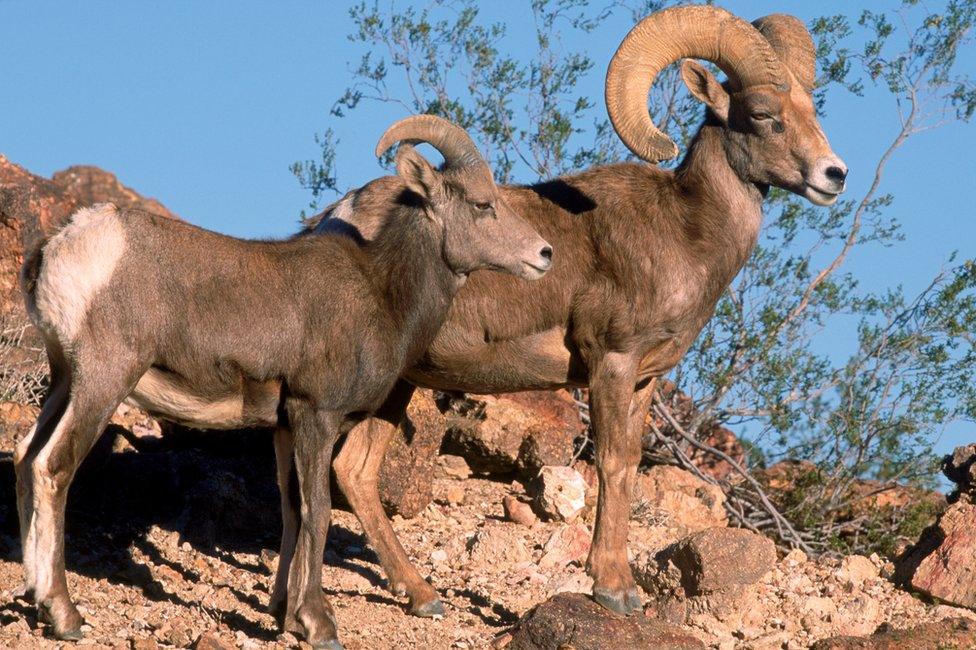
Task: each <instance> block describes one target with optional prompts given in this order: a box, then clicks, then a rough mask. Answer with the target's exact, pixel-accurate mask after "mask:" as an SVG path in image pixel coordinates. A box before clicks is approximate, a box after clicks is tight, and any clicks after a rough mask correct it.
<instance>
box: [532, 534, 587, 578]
mask: <svg viewBox="0 0 976 650" xmlns="http://www.w3.org/2000/svg"><path fill="white" fill-rule="evenodd" d="M592 537H593V534H592V533H591V532H590V530H589V529H588V528H587V527H586V526H584V525H583V524H567V525H565V526H562V527H561V528H559V529H557V530H556V531H555V532H554V533H553V534H552V535H550V536H549V539H548V540H546V543H545V546H543V547H542V558H541V559H540V560H539V566H540V567H543V568H545V567H564V566H566V565H567V564H570V563H572V562H576V563H578V564H580V565H582V564H583V563H584V562H585V561H586V556H587V555H589V553H590V542H591V539H592Z"/></svg>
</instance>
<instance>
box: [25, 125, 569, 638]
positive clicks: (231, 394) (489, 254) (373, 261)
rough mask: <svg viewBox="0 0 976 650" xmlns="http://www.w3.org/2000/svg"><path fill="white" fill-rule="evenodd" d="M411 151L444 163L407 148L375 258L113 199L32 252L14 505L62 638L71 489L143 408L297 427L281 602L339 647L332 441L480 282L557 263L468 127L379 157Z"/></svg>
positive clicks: (44, 602)
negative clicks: (331, 562)
mask: <svg viewBox="0 0 976 650" xmlns="http://www.w3.org/2000/svg"><path fill="white" fill-rule="evenodd" d="M397 141H403V142H405V143H415V142H428V143H430V144H432V145H433V146H434V147H436V148H437V149H439V150H440V151H441V153H442V154H443V155H444V158H445V165H444V167H443V169H442V170H441V171H438V170H435V169H434V168H433V167H432V166H431V165H430V164H429V163H428V162H427V161H426V160H425V159H424V158H423V157H422V156H421V155H420V154H419V153H418V152H417V151H416V150H415V149H414V148H413V146H411V145H410V144H402V145H401V146H400V148H399V151H398V153H397V158H396V167H397V172H398V177H394V178H387V179H381V181H378V182H380V183H381V185H382V187H383V188H384V190H385V192H384V194H383V197H382V198H379V199H378V200H376V201H375V202H373V203H372V204H371V206H370V207H369V208H363V209H371V210H378V211H382V212H383V215H382V220H383V223H384V225H383V227H382V228H380V230H379V231H378V232H377V233H376V236H375V237H374V238H372V240H371V241H370V242H368V243H363V242H357V241H356V240H354V239H353V238H351V237H349V236H348V235H347V234H324V235H321V236H316V237H296V238H293V239H290V240H287V241H277V242H264V241H243V240H239V239H233V238H231V237H226V236H223V235H219V234H216V233H213V232H209V231H206V230H202V229H200V228H196V227H194V226H191V225H188V224H185V223H182V222H178V221H173V220H169V219H161V218H157V217H154V216H152V215H149V214H146V213H143V212H138V211H129V212H119V211H118V210H116V208H115V207H114V206H112V205H110V204H103V205H101V206H96V207H94V208H89V209H84V210H79V211H78V212H76V213H75V214H74V215H73V216H72V217H71V219H70V221H69V222H68V223H67V224H66V225H65V226H64V227H63V228H62V229H61V230H60V232H58V233H57V234H55V235H54V236H53V237H51V239H50V240H49V241H47V242H46V244H44V246H43V247H42V248H40V249H39V250H37V251H35V252H34V253H33V254H32V255H30V256H29V257H28V259H27V260H26V262H25V264H24V271H23V274H22V283H23V289H24V293H25V295H26V300H27V306H28V310H29V313H30V316H31V320H32V321H33V322H34V324H35V325H36V326H37V327H38V329H39V330H40V331H41V334H42V335H43V337H44V341H45V346H46V349H47V354H48V358H49V360H50V365H51V388H50V391H49V394H48V397H47V400H46V402H45V403H44V406H43V409H42V411H41V414H40V417H39V420H38V423H37V425H36V426H35V428H34V429H33V430H32V432H31V433H30V434H29V435H28V436H27V437H26V438H25V439H24V440H23V441H21V442H20V443H19V444H18V446H17V450H16V458H15V464H16V474H17V493H18V509H19V516H20V525H21V538H22V542H23V549H24V569H25V577H26V588H27V590H28V592H29V593H31V592H32V593H33V597H34V599H35V602H36V603H37V606H38V609H39V611H40V613H41V614H43V615H44V616H45V617H46V618H47V619H48V620H50V622H51V624H52V625H53V628H54V633H55V634H56V635H57V636H58V637H59V638H68V639H70V638H78V637H79V636H80V635H81V630H80V628H81V625H82V618H81V615H80V614H79V613H78V610H77V609H76V608H75V606H74V604H73V603H72V601H71V598H70V597H69V595H68V587H67V583H66V580H65V573H64V509H65V499H66V496H67V492H68V486H69V484H70V483H71V480H72V478H73V476H74V474H75V471H76V470H77V468H78V465H79V464H80V463H81V461H82V459H83V458H84V457H85V455H86V454H87V453H88V451H89V450H90V449H91V447H92V445H93V443H94V442H95V440H96V438H97V437H98V435H99V434H100V433H101V432H102V430H103V429H104V427H105V425H106V423H107V422H108V420H109V418H110V417H111V415H112V413H113V412H114V411H115V409H116V407H117V406H118V404H119V402H121V401H122V400H123V399H125V398H126V397H127V396H129V397H131V399H132V401H134V402H136V403H137V404H139V405H141V406H144V407H146V408H147V409H149V410H150V411H151V412H153V413H156V414H160V415H162V416H164V417H168V418H170V419H174V420H182V421H185V422H188V423H190V424H200V423H206V424H207V425H209V426H221V427H239V426H242V425H247V424H249V423H255V422H262V421H265V420H266V419H268V418H270V420H271V421H272V423H277V424H278V425H279V426H281V427H282V428H283V429H287V431H288V436H289V441H290V442H291V441H292V440H293V443H294V444H293V449H294V464H295V465H294V466H295V470H296V472H295V473H296V475H297V487H298V490H297V495H295V496H296V504H295V505H296V507H298V508H299V509H300V512H301V520H300V522H299V526H298V528H297V531H294V532H297V537H296V538H294V539H293V541H294V544H293V551H294V561H293V562H291V567H290V572H289V573H288V575H287V582H286V583H285V584H283V585H279V587H278V589H277V590H276V598H278V599H279V601H281V600H285V599H286V600H287V604H286V606H285V608H284V611H283V612H281V613H282V615H283V617H284V624H285V626H286V629H289V630H292V631H297V632H301V633H303V634H304V635H305V637H306V638H307V639H308V641H309V642H310V643H312V644H313V645H315V646H316V647H321V648H341V645H339V642H338V640H337V638H336V627H335V619H334V615H333V613H332V609H331V606H330V605H329V603H328V602H327V600H326V599H325V596H324V595H323V593H322V589H321V579H322V554H323V551H324V548H325V537H326V531H327V530H328V527H329V518H330V513H331V501H330V495H329V482H328V477H329V472H330V466H331V463H332V453H333V443H334V442H335V440H336V438H337V437H338V436H339V435H341V434H342V433H344V432H345V431H347V430H349V429H350V428H351V427H352V426H353V425H354V424H355V423H356V422H359V421H361V420H362V419H363V418H364V417H366V416H368V415H371V414H372V413H373V412H374V411H375V410H376V409H377V408H378V407H379V406H381V405H382V404H383V402H384V400H385V399H386V398H387V395H388V394H389V393H390V389H391V388H392V387H393V385H394V383H395V382H396V381H397V376H398V375H399V374H400V373H401V372H402V370H403V369H404V368H405V367H406V366H407V365H410V364H413V363H415V362H416V361H417V360H418V359H419V357H420V355H421V354H423V352H424V350H426V349H427V346H428V345H429V343H430V342H431V341H432V340H433V337H434V335H435V334H436V333H437V331H438V329H439V328H440V325H441V323H442V322H443V320H444V318H445V317H446V315H447V311H448V308H449V307H450V304H451V299H452V298H453V296H454V294H455V292H456V291H457V290H458V288H460V287H461V286H462V285H463V284H464V282H465V279H466V278H467V276H468V274H470V273H471V272H473V271H477V270H479V269H494V270H500V271H505V272H507V273H511V274H514V275H517V276H520V277H522V278H526V279H536V278H539V277H541V276H542V275H543V274H544V273H545V271H546V270H547V269H548V268H549V266H550V263H551V259H552V249H551V248H550V246H549V245H548V244H547V243H546V242H545V241H543V240H542V238H541V237H540V236H539V234H538V233H537V232H536V231H535V230H534V229H533V228H532V227H531V226H529V225H528V223H526V222H525V221H524V220H523V219H522V218H521V217H519V216H518V215H517V213H516V212H515V211H513V210H512V209H511V207H510V206H509V204H508V202H507V200H506V199H505V198H504V197H503V196H502V195H501V193H500V192H499V191H498V189H497V187H496V186H495V183H494V181H493V180H492V175H491V171H490V169H489V168H488V166H487V164H485V162H484V161H483V160H482V159H481V156H480V155H479V153H478V151H477V148H476V147H475V145H474V143H473V142H472V141H471V140H470V138H468V136H467V134H466V133H464V131H463V130H461V129H460V128H458V127H456V126H454V125H452V124H450V123H449V122H446V121H445V120H442V119H440V118H435V117H432V116H416V117H411V118H407V119H405V120H402V121H401V122H398V123H397V124H395V125H393V126H392V127H391V128H390V130H389V131H388V132H387V133H386V134H385V135H384V137H383V139H382V140H381V142H382V144H383V149H385V148H388V147H389V146H391V145H393V144H394V143H395V142H397ZM377 216H379V215H377ZM280 435H282V436H283V435H285V434H284V433H282V434H280ZM288 456H289V457H288V458H285V459H283V463H284V464H285V465H286V466H287V467H288V469H289V470H290V469H291V464H292V457H291V456H292V455H291V454H289V455H288ZM289 473H290V472H289ZM287 552H288V554H289V558H291V555H292V549H289V550H288V551H287ZM284 591H287V596H285V594H284V593H283V592H284ZM283 604H284V603H281V602H279V605H283Z"/></svg>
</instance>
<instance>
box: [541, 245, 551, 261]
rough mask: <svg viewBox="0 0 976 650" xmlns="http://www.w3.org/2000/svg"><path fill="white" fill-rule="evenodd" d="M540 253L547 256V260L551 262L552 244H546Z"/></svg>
mask: <svg viewBox="0 0 976 650" xmlns="http://www.w3.org/2000/svg"><path fill="white" fill-rule="evenodd" d="M539 255H542V257H544V258H546V259H547V260H549V261H550V262H551V261H552V246H546V247H545V248H543V249H542V250H541V251H539Z"/></svg>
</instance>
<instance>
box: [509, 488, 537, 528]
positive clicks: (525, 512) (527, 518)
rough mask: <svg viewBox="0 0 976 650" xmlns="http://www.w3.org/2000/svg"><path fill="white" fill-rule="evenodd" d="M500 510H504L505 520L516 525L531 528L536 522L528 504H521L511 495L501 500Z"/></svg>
mask: <svg viewBox="0 0 976 650" xmlns="http://www.w3.org/2000/svg"><path fill="white" fill-rule="evenodd" d="M502 508H503V509H504V510H505V518H506V519H508V520H509V521H514V522H515V523H517V524H522V525H523V526H529V527H532V526H534V525H535V523H536V521H538V517H536V516H535V513H534V512H532V507H531V506H530V505H529V504H527V503H522V502H521V501H519V500H518V499H516V498H515V497H513V496H511V495H508V496H506V497H505V498H504V499H502Z"/></svg>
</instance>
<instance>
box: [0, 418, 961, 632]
mask: <svg viewBox="0 0 976 650" xmlns="http://www.w3.org/2000/svg"><path fill="white" fill-rule="evenodd" d="M13 442H14V438H13V435H11V434H10V433H9V432H8V434H5V435H0V647H3V648H7V647H9V648H33V647H37V648H55V647H64V646H66V645H69V644H63V643H59V642H57V641H54V640H52V639H51V638H49V637H48V636H46V630H45V626H44V625H43V624H41V623H39V622H38V621H37V619H36V616H35V613H34V609H33V607H32V606H30V605H29V604H28V603H26V602H25V601H24V600H22V599H20V598H18V597H17V595H16V591H17V589H18V587H19V586H20V583H21V569H20V565H19V560H20V543H19V539H18V537H17V522H16V515H15V513H16V510H15V505H14V477H13V467H12V450H13ZM273 467H274V459H273V452H272V446H271V441H270V434H269V433H268V432H253V433H245V434H241V433H236V434H217V433H213V434H209V433H208V434H201V433H185V434H174V435H167V436H166V437H163V438H152V437H150V438H146V439H137V438H135V437H133V436H131V434H129V433H128V432H127V431H125V430H124V429H122V428H121V427H114V426H113V427H111V428H110V430H109V431H108V432H107V433H106V435H105V436H104V437H103V439H102V440H101V441H100V442H99V444H98V445H97V446H96V449H95V450H94V451H93V453H92V454H91V455H90V457H89V459H88V460H86V462H85V464H84V465H83V466H82V468H81V470H80V472H79V476H78V479H77V480H76V482H75V484H74V486H73V488H72V493H71V498H70V499H69V507H68V521H67V566H68V569H69V571H68V581H69V585H70V588H71V591H72V594H73V596H74V597H75V599H76V602H77V603H78V605H79V609H80V610H81V612H82V614H83V616H84V617H85V619H86V621H87V625H86V626H85V628H84V630H85V633H86V636H85V639H84V640H83V641H82V642H80V643H79V644H78V645H84V646H86V647H87V646H90V647H102V648H107V647H113V648H119V647H121V648H141V649H150V648H155V647H157V646H162V647H167V646H168V647H200V648H203V647H207V648H234V647H236V648H244V649H253V648H286V647H300V646H302V644H301V643H300V642H299V641H298V640H297V639H296V638H294V637H293V636H291V635H287V634H286V635H281V634H279V633H278V631H277V629H276V626H275V624H274V621H273V620H272V618H271V617H270V616H269V615H267V614H266V613H265V607H266V604H267V602H268V595H269V587H270V582H271V576H272V573H273V570H274V567H275V564H276V561H277V560H276V554H275V549H277V546H278V535H279V530H280V524H279V521H280V519H279V517H280V514H279V508H278V496H277V488H276V486H275V484H274V471H273ZM510 494H511V495H516V496H524V494H525V488H524V486H523V485H522V484H520V483H518V482H513V481H506V480H497V479H496V480H488V479H485V478H469V479H466V480H458V479H452V478H437V479H436V481H435V501H434V503H432V504H431V505H430V506H428V507H427V509H426V510H425V511H424V512H423V513H421V515H420V516H418V517H416V518H414V519H411V520H403V519H400V518H394V527H395V528H396V531H397V533H398V535H399V537H400V539H401V540H402V542H403V545H404V547H405V548H406V549H407V552H408V553H409V554H410V556H411V557H412V558H413V559H414V561H415V562H416V563H417V565H418V566H419V567H420V569H421V571H422V572H423V573H425V574H427V575H430V576H431V582H432V584H433V585H434V587H435V588H436V589H437V590H438V591H439V592H440V594H441V597H442V599H443V601H444V603H445V605H446V606H447V608H446V609H447V613H446V616H444V618H442V619H439V620H430V619H420V618H415V617H413V616H410V615H409V614H407V612H406V608H405V606H406V599H404V598H399V597H396V596H393V595H392V594H390V593H389V592H388V591H387V590H386V589H385V588H384V576H383V575H382V572H381V569H380V567H379V565H378V563H377V560H376V557H375V555H374V553H373V552H372V551H371V550H370V549H369V547H368V545H367V544H366V540H365V538H364V537H363V535H362V534H361V531H360V528H359V525H358V522H357V521H356V520H355V518H354V517H353V516H352V515H351V514H349V513H348V512H344V511H335V514H334V517H333V527H332V530H331V533H330V536H329V544H328V549H327V552H326V569H325V575H324V577H323V585H324V588H325V590H326V592H327V594H328V596H329V598H330V600H331V602H332V604H333V606H334V607H335V610H336V613H337V617H338V620H339V630H340V639H341V640H342V642H343V643H344V644H345V645H346V647H347V648H349V649H350V650H355V649H359V648H369V649H370V650H381V649H385V648H431V649H435V648H484V647H487V646H488V645H489V644H490V643H491V641H492V639H494V638H495V637H496V636H498V635H500V634H503V633H504V632H505V631H506V630H507V629H509V628H510V627H511V626H512V625H513V624H514V623H515V622H516V621H517V620H518V617H519V616H520V615H522V614H523V613H525V612H526V611H528V610H529V609H530V608H531V607H532V606H533V605H535V604H537V603H539V602H541V601H543V600H545V599H546V598H547V597H549V596H551V595H553V594H555V593H557V592H560V591H582V592H586V591H588V590H589V589H590V587H591V582H590V581H589V579H588V578H587V577H586V575H585V572H584V570H583V562H584V560H585V556H586V552H587V550H588V544H589V535H590V532H591V529H592V528H591V526H592V512H591V513H589V514H587V515H586V517H585V518H584V519H583V521H579V522H576V523H573V524H566V523H555V522H538V523H536V524H535V525H534V526H532V527H527V526H525V525H522V524H516V523H513V522H509V521H505V520H504V513H503V508H502V499H503V498H504V496H506V495H510ZM635 513H636V514H635V518H634V520H633V521H632V523H631V543H630V547H631V551H632V554H634V555H635V556H638V557H637V559H635V562H640V557H644V558H646V557H648V556H649V555H652V554H653V553H654V552H655V551H657V550H659V549H661V548H664V547H665V546H666V545H667V544H669V543H671V542H673V541H675V540H677V539H678V538H680V537H681V536H682V535H683V534H685V532H687V531H686V530H683V529H682V528H681V527H680V526H675V525H673V524H672V523H670V522H669V520H668V516H667V515H666V513H661V512H648V511H646V510H642V509H640V508H635ZM835 573H836V569H834V568H832V567H831V566H828V565H823V566H821V565H815V564H814V563H812V562H807V561H806V559H805V558H800V559H799V561H798V560H797V558H796V557H795V556H792V557H791V556H787V557H786V558H783V559H781V560H780V561H779V562H778V564H777V567H776V569H775V570H774V571H772V572H771V573H770V575H769V577H768V578H767V579H766V580H765V581H764V583H763V584H760V585H758V586H757V588H756V590H755V592H754V594H753V596H752V598H753V602H754V603H755V604H754V605H750V606H749V607H752V608H754V607H762V608H763V609H762V610H761V613H760V614H759V615H758V616H754V617H753V618H756V619H757V620H756V621H755V622H754V623H753V624H752V628H751V631H750V632H749V637H748V638H743V634H742V632H741V631H737V630H735V629H730V627H729V624H728V621H726V622H725V623H723V622H722V621H720V620H718V619H715V618H714V617H704V618H699V619H696V620H694V621H691V622H690V623H689V626H688V627H687V628H686V629H687V631H689V632H691V633H692V634H694V635H695V636H698V637H699V638H701V639H702V640H703V641H705V642H706V643H708V644H710V645H711V646H712V647H717V648H734V647H751V648H774V647H775V648H800V647H806V646H807V645H809V643H812V642H813V641H814V640H816V639H817V638H824V637H827V636H830V635H832V634H836V633H838V631H839V628H838V627H837V625H832V624H831V622H830V621H831V617H832V616H833V618H834V619H837V616H836V615H835V614H831V613H830V612H831V611H843V610H844V609H845V608H848V607H849V604H850V603H852V602H854V601H855V600H856V599H860V600H858V602H861V601H865V602H867V600H869V601H871V602H872V603H875V602H876V603H877V607H876V608H875V609H873V610H872V611H871V616H873V617H874V618H875V619H877V621H876V622H878V623H881V622H885V623H891V624H893V625H895V626H896V627H908V626H910V625H913V624H916V623H918V622H923V621H928V620H936V619H939V618H944V617H946V616H950V615H958V614H959V612H960V611H961V610H957V609H954V608H950V609H951V611H948V610H947V609H946V608H943V610H945V611H943V610H939V608H938V607H933V606H931V605H927V604H924V603H922V602H921V601H919V600H918V599H916V598H914V597H912V596H910V595H908V594H906V593H904V592H900V591H898V590H896V589H895V588H894V587H893V585H891V584H890V582H887V581H886V580H884V579H883V578H881V577H878V578H874V577H872V578H871V579H869V580H867V581H866V582H865V583H864V585H863V586H861V585H860V584H859V585H858V586H856V587H851V586H849V585H847V584H846V583H845V582H843V581H842V580H840V578H835V577H831V576H834V574H835ZM831 581H833V582H831ZM834 583H836V584H834ZM831 599H832V602H833V603H835V605H831V604H830V603H826V602H825V601H826V600H831ZM865 599H867V600H865ZM808 602H817V603H819V604H818V607H820V608H821V609H823V608H824V606H828V607H827V611H828V613H827V614H823V615H822V616H821V618H819V619H816V620H814V618H815V617H814V618H811V617H812V616H814V614H811V611H810V609H809V607H807V603H808ZM830 607H834V609H833V610H830ZM767 610H768V611H773V610H777V611H779V610H782V614H781V615H777V616H772V615H768V614H767ZM756 611H760V610H756ZM818 611H820V610H818ZM817 615H818V616H820V614H817ZM862 618H863V617H862ZM811 621H813V623H811ZM872 621H873V619H872ZM872 625H874V622H872ZM872 629H873V627H872ZM870 631H871V630H865V631H864V632H863V633H870ZM737 635H738V636H737ZM304 647H308V646H307V645H305V646H304Z"/></svg>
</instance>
